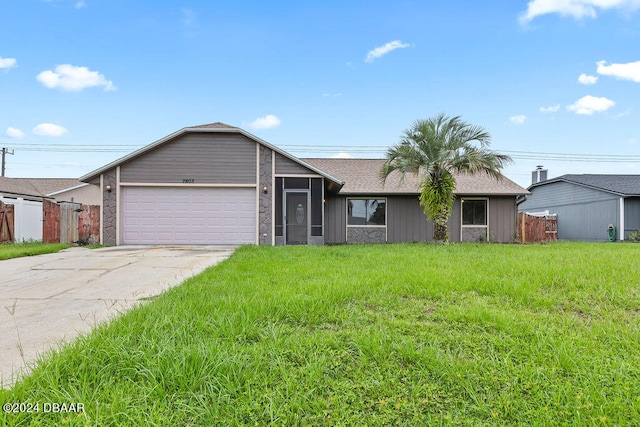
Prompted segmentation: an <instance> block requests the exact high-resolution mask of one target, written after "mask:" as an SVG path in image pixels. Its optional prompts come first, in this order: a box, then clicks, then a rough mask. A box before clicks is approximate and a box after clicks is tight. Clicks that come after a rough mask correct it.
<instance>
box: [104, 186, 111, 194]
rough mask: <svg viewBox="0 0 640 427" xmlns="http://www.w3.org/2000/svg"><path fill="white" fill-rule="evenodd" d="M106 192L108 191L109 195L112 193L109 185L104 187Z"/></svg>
mask: <svg viewBox="0 0 640 427" xmlns="http://www.w3.org/2000/svg"><path fill="white" fill-rule="evenodd" d="M104 189H105V190H107V193H111V186H110V185H107V186H106V187H104Z"/></svg>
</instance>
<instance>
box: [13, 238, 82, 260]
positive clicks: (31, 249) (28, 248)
mask: <svg viewBox="0 0 640 427" xmlns="http://www.w3.org/2000/svg"><path fill="white" fill-rule="evenodd" d="M69 246H70V245H67V244H64V243H48V244H45V243H40V242H28V243H12V244H0V260H3V259H10V258H20V257H23V256H32V255H42V254H50V253H54V252H59V251H61V250H62V249H66V248H68V247H69Z"/></svg>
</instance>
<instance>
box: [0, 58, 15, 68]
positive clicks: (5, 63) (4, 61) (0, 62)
mask: <svg viewBox="0 0 640 427" xmlns="http://www.w3.org/2000/svg"><path fill="white" fill-rule="evenodd" d="M17 63H18V61H16V58H3V57H2V56H0V68H7V69H8V68H13V67H15V66H16V64H17Z"/></svg>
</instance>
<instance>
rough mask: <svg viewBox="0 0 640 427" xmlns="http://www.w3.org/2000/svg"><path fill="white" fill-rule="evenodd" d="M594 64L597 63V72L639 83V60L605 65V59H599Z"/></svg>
mask: <svg viewBox="0 0 640 427" xmlns="http://www.w3.org/2000/svg"><path fill="white" fill-rule="evenodd" d="M596 64H597V65H598V69H597V72H598V74H602V75H603V76H613V77H616V78H618V79H621V80H631V81H633V82H636V83H640V61H636V62H628V63H626V64H611V65H605V64H606V61H599V62H596Z"/></svg>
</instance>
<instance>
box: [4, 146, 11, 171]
mask: <svg viewBox="0 0 640 427" xmlns="http://www.w3.org/2000/svg"><path fill="white" fill-rule="evenodd" d="M7 154H11V155H13V150H9V149H8V148H6V147H2V176H4V170H5V160H4V158H5V156H6V155H7Z"/></svg>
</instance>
